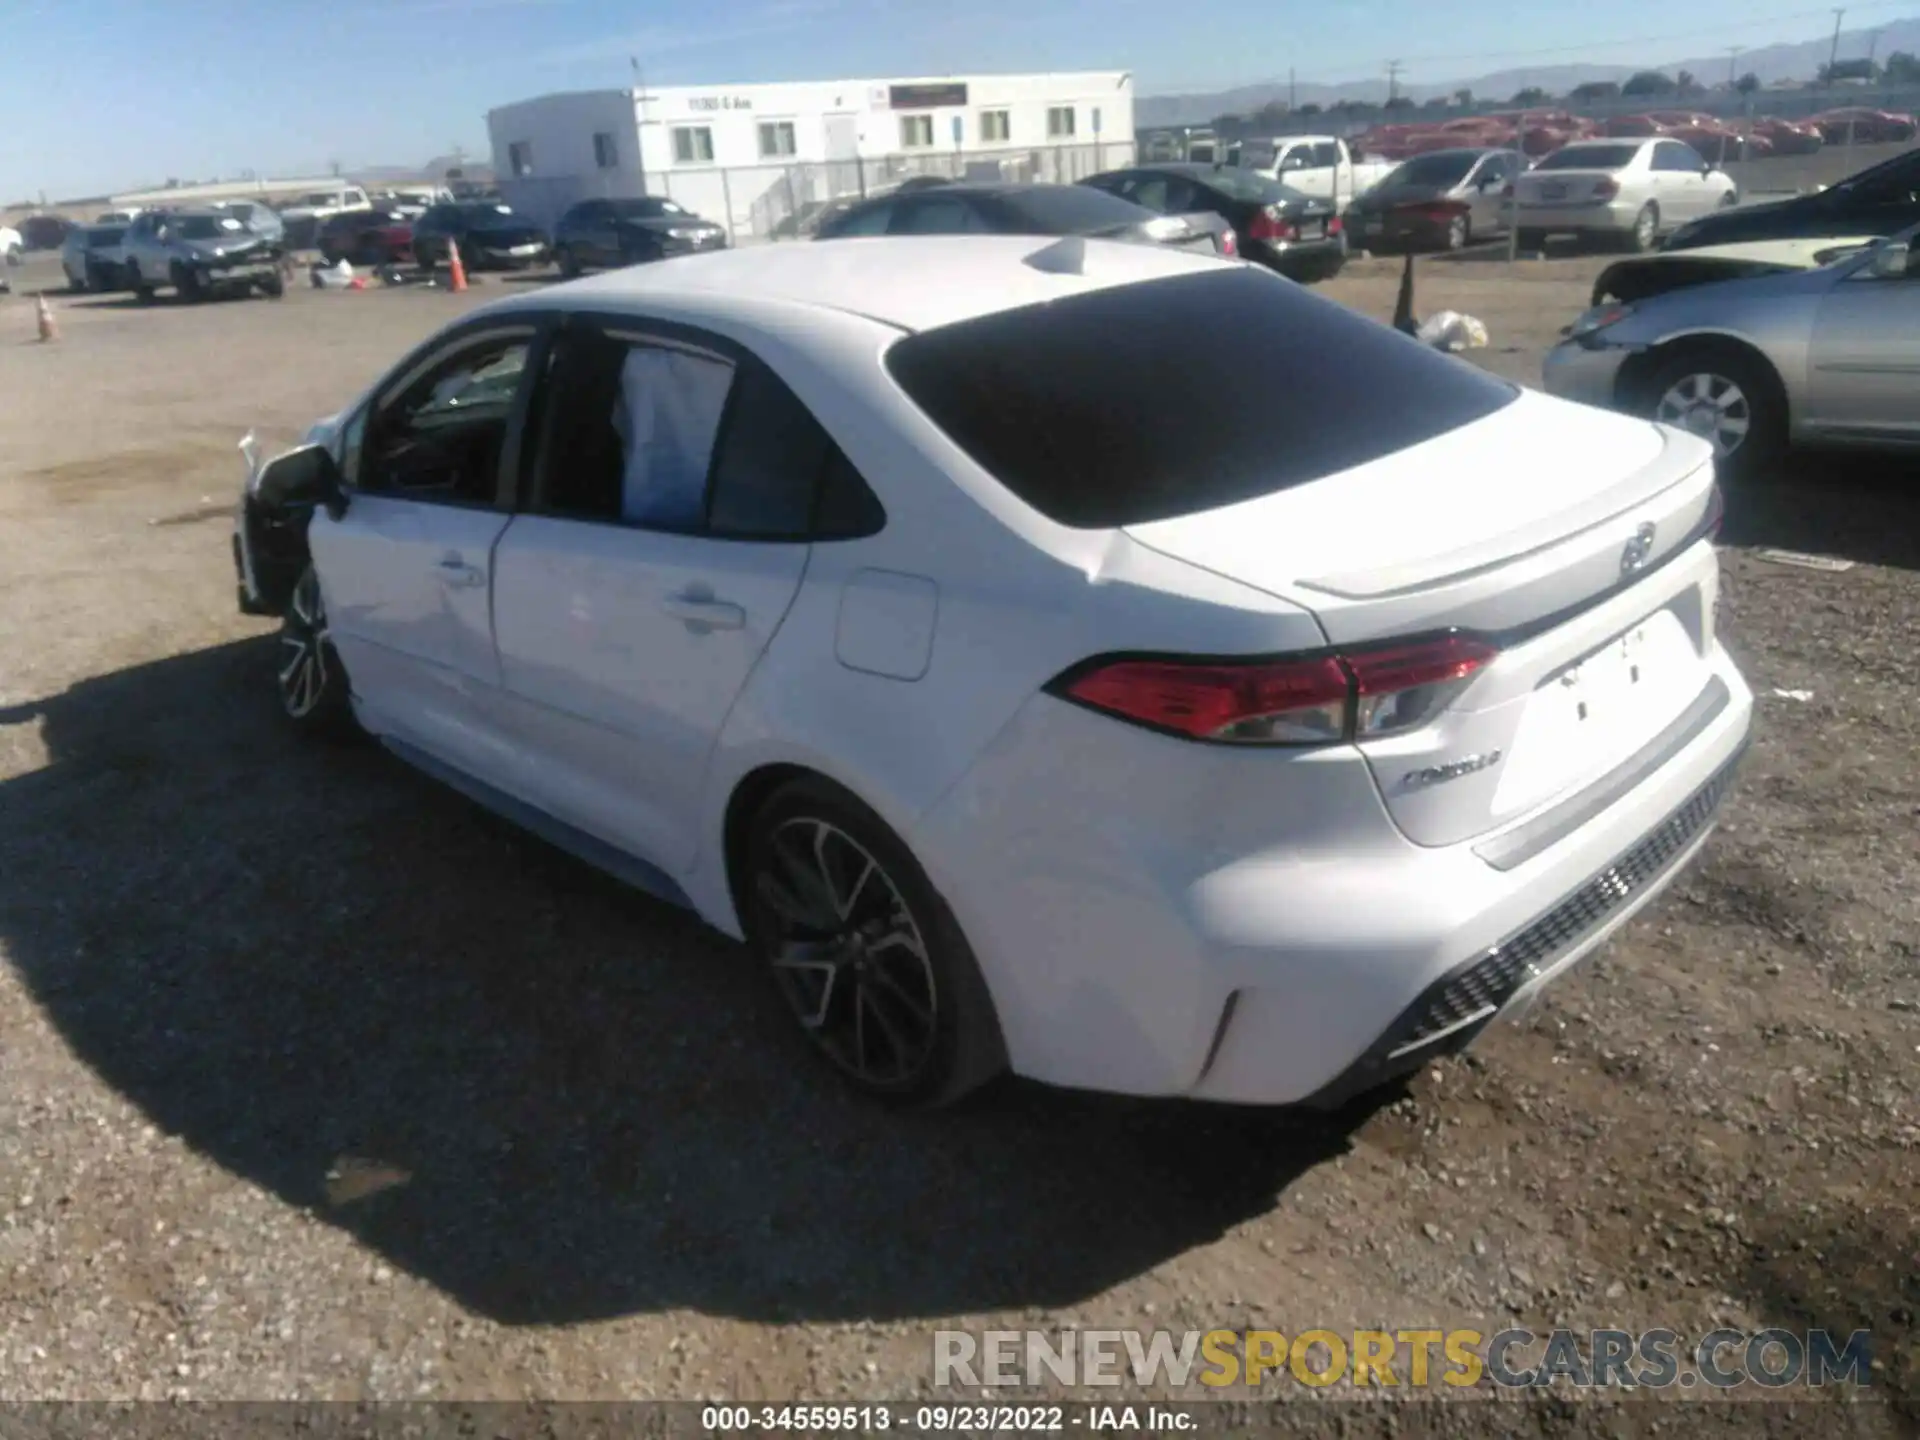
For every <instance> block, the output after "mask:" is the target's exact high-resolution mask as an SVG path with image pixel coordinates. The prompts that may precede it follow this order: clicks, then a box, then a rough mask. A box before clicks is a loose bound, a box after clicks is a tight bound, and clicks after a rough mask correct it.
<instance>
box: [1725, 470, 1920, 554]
mask: <svg viewBox="0 0 1920 1440" xmlns="http://www.w3.org/2000/svg"><path fill="white" fill-rule="evenodd" d="M1726 503H1727V515H1726V520H1725V523H1724V524H1723V526H1722V527H1721V532H1720V541H1721V543H1722V544H1724V545H1740V546H1754V547H1771V548H1775V549H1781V550H1796V551H1800V552H1803V553H1809V554H1816V555H1829V556H1833V557H1835V558H1837V559H1843V560H1852V561H1855V562H1857V563H1859V564H1862V565H1885V566H1890V567H1894V568H1898V569H1905V570H1920V459H1916V458H1915V457H1914V456H1911V455H1908V456H1898V455H1852V454H1843V453H1838V452H1822V451H1806V452H1802V453H1797V454H1795V455H1794V456H1792V457H1791V459H1790V460H1789V461H1788V462H1787V464H1786V465H1785V466H1783V467H1782V469H1781V471H1780V473H1779V474H1778V475H1776V476H1773V477H1770V478H1768V479H1765V480H1756V481H1754V482H1752V483H1749V484H1742V485H1739V486H1735V487H1731V488H1729V490H1728V491H1727V494H1726Z"/></svg>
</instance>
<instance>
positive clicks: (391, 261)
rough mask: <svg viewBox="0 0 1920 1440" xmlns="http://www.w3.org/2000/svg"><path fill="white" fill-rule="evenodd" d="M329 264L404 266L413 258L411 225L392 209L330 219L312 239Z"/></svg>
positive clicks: (361, 212) (364, 211)
mask: <svg viewBox="0 0 1920 1440" xmlns="http://www.w3.org/2000/svg"><path fill="white" fill-rule="evenodd" d="M314 247H315V248H316V249H318V250H319V252H320V258H321V259H322V260H325V261H326V262H327V263H328V264H329V265H338V264H339V263H340V262H341V261H342V260H345V261H348V262H349V263H351V264H354V265H405V264H408V263H409V262H411V261H412V259H413V222H412V221H411V220H409V219H408V218H407V217H406V216H404V215H402V214H400V213H399V212H398V211H395V210H349V211H345V212H344V213H342V214H339V215H333V216H329V217H328V218H327V219H326V220H325V221H324V222H323V223H322V224H321V226H320V232H319V234H317V235H316V236H315V237H314Z"/></svg>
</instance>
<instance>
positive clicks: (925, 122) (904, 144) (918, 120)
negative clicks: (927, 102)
mask: <svg viewBox="0 0 1920 1440" xmlns="http://www.w3.org/2000/svg"><path fill="white" fill-rule="evenodd" d="M931 144H933V116H931V115H902V116H901V117H900V148H901V149H902V150H924V149H926V148H927V146H929V145H931Z"/></svg>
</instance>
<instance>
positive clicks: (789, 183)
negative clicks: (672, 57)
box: [500, 140, 1134, 245]
mask: <svg viewBox="0 0 1920 1440" xmlns="http://www.w3.org/2000/svg"><path fill="white" fill-rule="evenodd" d="M1133 157H1134V146H1133V142H1131V141H1098V140H1095V141H1086V142H1080V143H1074V144H1063V145H1047V146H1040V147H1033V146H1022V147H1018V148H1015V147H1011V146H1009V147H1006V148H1001V149H973V150H968V149H959V150H923V151H907V152H902V153H899V154H893V155H878V156H861V157H854V158H849V159H846V160H808V161H796V162H794V163H792V164H787V165H708V166H691V165H688V166H675V167H673V168H672V169H668V170H659V171H655V172H653V173H652V174H649V175H648V176H647V177H646V182H645V185H646V193H647V194H649V195H657V196H660V197H662V198H664V199H668V200H672V201H673V202H674V203H676V204H678V205H681V206H684V207H685V208H686V209H688V210H691V211H692V212H693V213H694V214H696V215H700V216H703V217H705V218H706V219H709V220H712V221H714V222H715V223H716V224H719V225H723V226H725V227H726V231H727V239H728V243H729V244H733V245H752V244H758V243H761V242H765V241H773V240H802V239H806V238H808V237H809V236H811V235H812V234H813V231H814V228H815V227H816V226H818V225H819V223H820V222H821V220H822V219H824V218H825V217H826V216H828V215H830V214H834V213H837V212H838V211H839V210H841V209H843V208H845V207H846V206H848V205H851V204H854V203H856V202H857V201H860V200H863V199H865V198H867V197H868V196H870V195H884V194H886V193H887V192H888V191H890V190H893V189H896V188H897V187H898V186H899V185H900V184H901V183H902V182H903V181H906V180H911V179H914V178H916V177H920V176H938V177H940V178H942V179H947V180H969V181H990V182H1003V181H1005V182H1013V183H1026V182H1034V181H1043V182H1053V183H1058V184H1071V183H1072V182H1074V181H1076V180H1084V179H1085V178H1086V177H1087V176H1089V175H1097V174H1099V173H1100V172H1101V171H1103V170H1113V169H1117V168H1119V167H1122V166H1126V165H1131V164H1132V163H1133ZM630 185H631V182H630V181H628V182H626V185H625V186H623V185H622V184H621V182H620V180H619V178H618V177H617V176H612V175H605V176H602V175H582V176H564V177H556V178H545V177H533V176H528V177H524V178H519V179H507V180H502V181H501V186H500V188H501V195H502V198H504V199H505V200H506V201H507V202H508V203H509V204H511V205H512V206H513V207H514V209H516V210H518V211H519V212H520V213H521V214H523V215H525V216H527V217H528V218H529V219H530V220H532V221H534V222H535V223H536V224H540V225H544V226H546V227H548V228H549V229H551V228H552V226H553V224H554V222H555V221H557V220H558V219H559V218H560V216H561V214H562V213H563V212H564V211H565V210H566V209H567V208H568V207H569V206H571V205H575V204H578V203H579V202H580V201H582V200H596V199H606V198H617V197H619V196H621V195H629V194H631V193H632V191H631V189H630V188H629V187H630Z"/></svg>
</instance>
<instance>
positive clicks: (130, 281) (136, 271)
mask: <svg viewBox="0 0 1920 1440" xmlns="http://www.w3.org/2000/svg"><path fill="white" fill-rule="evenodd" d="M127 288H128V289H129V290H131V291H133V298H134V299H136V300H138V301H139V302H140V303H141V304H142V305H151V304H152V303H153V287H152V286H151V285H149V284H147V280H146V277H145V276H144V275H142V274H141V273H140V266H139V265H138V263H136V262H134V261H128V262H127Z"/></svg>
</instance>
